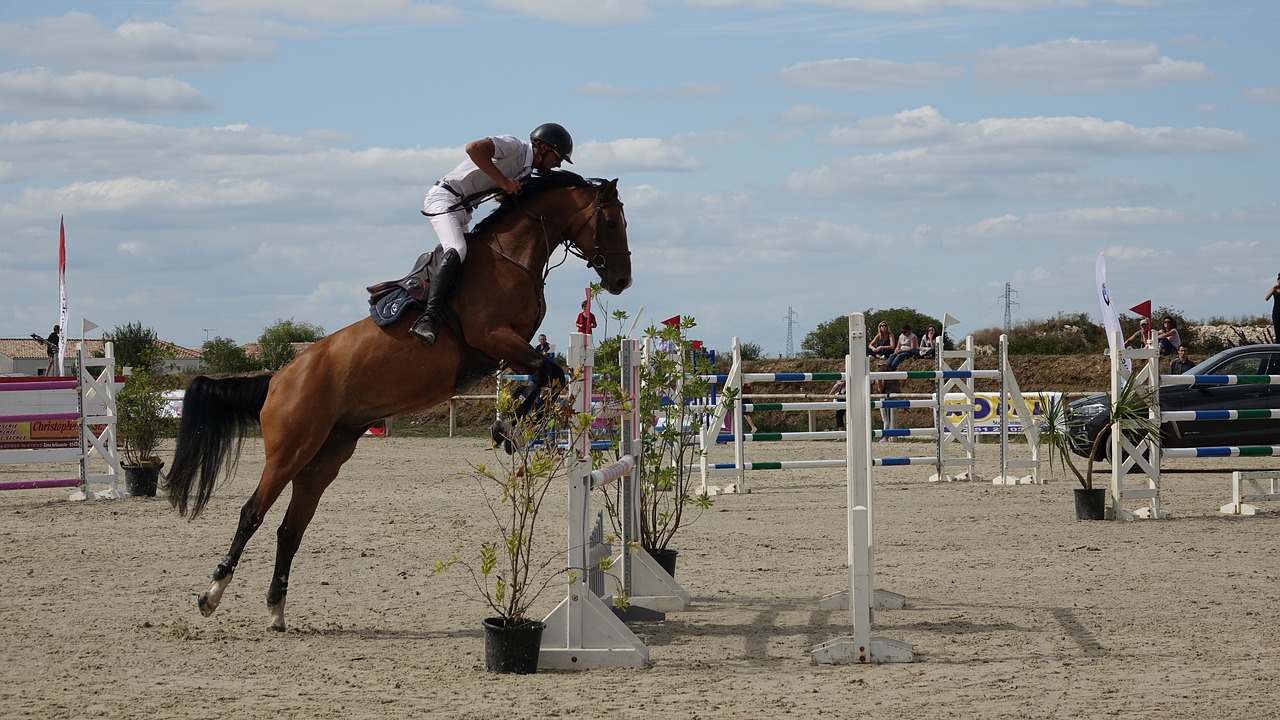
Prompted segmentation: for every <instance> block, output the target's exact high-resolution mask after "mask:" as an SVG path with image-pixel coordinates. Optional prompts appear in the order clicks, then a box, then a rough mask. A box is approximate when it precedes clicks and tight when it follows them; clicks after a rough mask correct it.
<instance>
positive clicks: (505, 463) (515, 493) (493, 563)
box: [432, 379, 590, 674]
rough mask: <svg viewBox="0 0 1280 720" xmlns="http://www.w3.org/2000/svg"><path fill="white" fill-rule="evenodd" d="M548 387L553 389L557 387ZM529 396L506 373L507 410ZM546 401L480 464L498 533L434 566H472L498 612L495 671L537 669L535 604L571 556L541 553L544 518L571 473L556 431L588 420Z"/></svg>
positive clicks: (492, 655)
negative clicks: (554, 490)
mask: <svg viewBox="0 0 1280 720" xmlns="http://www.w3.org/2000/svg"><path fill="white" fill-rule="evenodd" d="M544 392H547V393H550V392H551V389H547V390H544ZM549 397H550V396H548V398H549ZM521 399H522V398H521V396H518V395H516V394H515V393H513V392H512V389H511V384H510V383H509V382H507V381H504V380H501V379H500V380H499V382H498V399H497V405H498V410H499V411H501V412H502V413H503V414H504V415H505V416H507V417H513V416H514V414H515V409H516V406H517V405H518V404H519V402H520V400H521ZM546 405H547V407H549V408H551V409H550V410H549V411H548V412H546V413H542V414H541V415H540V416H534V415H530V416H529V417H528V418H527V419H526V420H524V421H522V422H520V423H517V424H516V425H515V427H514V428H513V431H514V433H515V435H514V437H515V440H516V441H515V442H514V443H512V444H511V448H512V452H511V453H510V454H508V453H507V452H505V451H502V450H500V449H499V448H498V447H497V446H495V447H494V448H493V449H492V452H493V462H492V463H491V464H476V465H473V466H472V471H473V473H472V474H473V476H474V478H475V479H476V481H477V483H478V484H479V486H480V490H481V493H482V495H483V497H484V501H485V504H486V505H487V507H488V508H489V516H490V517H491V518H492V520H493V531H494V533H493V536H492V537H491V539H488V540H485V541H483V542H481V544H480V548H479V552H478V554H477V557H476V558H475V559H474V560H461V559H459V558H458V557H457V556H454V557H451V558H449V559H448V560H444V561H440V562H437V563H436V565H435V568H434V569H433V571H432V572H433V573H439V572H442V571H444V570H446V569H448V568H449V567H452V566H453V565H461V566H463V567H465V568H466V569H467V570H468V571H469V573H470V575H471V580H472V582H473V583H474V585H475V587H476V589H477V590H478V591H479V593H480V595H481V597H483V598H484V600H485V602H486V603H487V604H488V605H489V608H490V609H491V610H492V611H493V613H494V614H493V616H492V617H488V618H485V619H484V621H483V626H484V631H485V669H487V670H488V671H489V672H494V673H521V674H527V673H533V672H536V671H537V669H538V653H539V646H540V645H541V641H542V630H543V627H544V623H543V622H542V621H541V620H538V619H535V618H531V617H529V609H530V607H531V606H532V605H533V603H534V602H535V601H536V600H537V599H538V596H539V595H541V594H542V591H544V590H546V588H547V587H548V586H549V585H551V584H552V582H553V581H554V580H555V578H556V577H557V576H558V575H560V574H562V573H563V572H564V569H563V568H555V570H554V571H552V567H553V565H554V563H555V562H556V561H557V560H558V559H560V558H562V557H563V555H561V554H560V553H549V554H547V555H546V557H545V558H542V559H538V558H539V548H538V547H537V545H536V540H537V538H538V532H537V530H538V520H539V512H540V510H541V509H542V501H543V499H544V498H545V497H546V494H547V490H548V489H550V487H551V485H552V483H553V481H555V480H558V479H562V478H563V477H564V476H565V465H566V462H567V460H568V454H567V451H566V450H564V449H562V448H561V447H560V446H559V443H557V442H555V441H554V439H553V438H554V437H555V431H556V429H557V428H561V427H564V426H565V425H567V424H568V423H570V422H574V423H581V422H583V419H582V418H580V417H577V416H574V415H573V414H572V412H571V411H569V410H567V409H563V410H562V409H561V408H567V407H568V406H567V405H564V404H561V403H556V402H548V403H546ZM585 422H588V423H589V422H590V419H589V418H588V419H587V420H586V421H585Z"/></svg>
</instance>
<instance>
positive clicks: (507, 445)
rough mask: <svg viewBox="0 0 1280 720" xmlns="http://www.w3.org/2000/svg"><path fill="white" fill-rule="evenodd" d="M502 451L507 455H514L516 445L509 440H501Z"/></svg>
mask: <svg viewBox="0 0 1280 720" xmlns="http://www.w3.org/2000/svg"><path fill="white" fill-rule="evenodd" d="M502 449H503V450H505V451H506V453H507V454H508V455H514V454H515V453H516V444H515V443H513V442H511V439H510V438H502Z"/></svg>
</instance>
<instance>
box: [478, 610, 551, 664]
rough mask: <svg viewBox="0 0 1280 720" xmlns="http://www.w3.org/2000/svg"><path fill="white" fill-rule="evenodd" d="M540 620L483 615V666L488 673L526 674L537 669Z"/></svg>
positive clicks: (542, 625)
mask: <svg viewBox="0 0 1280 720" xmlns="http://www.w3.org/2000/svg"><path fill="white" fill-rule="evenodd" d="M545 627H546V625H545V624H544V623H543V622H542V621H541V620H514V621H510V622H508V621H507V620H506V619H505V618H497V617H491V618H485V619H484V669H485V670H488V671H489V672H491V673H510V674H516V675H530V674H533V673H536V672H538V651H539V649H540V648H541V646H542V629H543V628H545Z"/></svg>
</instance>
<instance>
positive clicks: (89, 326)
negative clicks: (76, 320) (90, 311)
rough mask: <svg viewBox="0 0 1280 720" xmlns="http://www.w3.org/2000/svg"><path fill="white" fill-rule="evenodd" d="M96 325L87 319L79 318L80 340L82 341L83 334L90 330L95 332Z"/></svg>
mask: <svg viewBox="0 0 1280 720" xmlns="http://www.w3.org/2000/svg"><path fill="white" fill-rule="evenodd" d="M97 329H98V324H97V323H95V322H94V321H92V320H90V319H89V318H80V339H81V340H83V339H84V334H85V333H87V332H89V331H90V330H97Z"/></svg>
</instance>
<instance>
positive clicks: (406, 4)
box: [182, 0, 461, 23]
mask: <svg viewBox="0 0 1280 720" xmlns="http://www.w3.org/2000/svg"><path fill="white" fill-rule="evenodd" d="M182 8H183V9H184V10H188V11H192V12H196V13H201V14H206V15H231V16H245V17H282V18H286V19H289V20H301V21H310V22H321V23H374V22H388V21H401V22H412V23H440V22H452V21H454V20H457V19H459V18H460V17H461V11H460V10H458V9H457V8H455V7H452V6H450V5H444V4H440V3H430V2H419V1H418V0H182Z"/></svg>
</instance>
